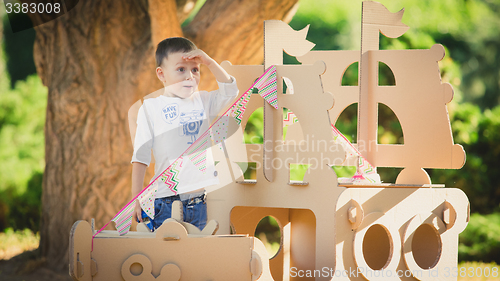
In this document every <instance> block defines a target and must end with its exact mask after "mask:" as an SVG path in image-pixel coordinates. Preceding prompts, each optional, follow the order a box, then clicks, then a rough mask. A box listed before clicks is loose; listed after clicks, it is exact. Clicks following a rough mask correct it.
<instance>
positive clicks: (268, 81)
mask: <svg viewBox="0 0 500 281" xmlns="http://www.w3.org/2000/svg"><path fill="white" fill-rule="evenodd" d="M277 86H278V83H277V76H276V66H275V65H273V66H271V67H269V68H268V69H267V71H266V72H265V73H264V75H262V76H261V77H260V78H259V79H258V80H257V81H256V82H255V83H254V85H253V88H257V89H259V95H260V96H261V97H262V98H264V100H265V101H267V103H269V104H270V105H271V106H272V107H274V109H278V87H277Z"/></svg>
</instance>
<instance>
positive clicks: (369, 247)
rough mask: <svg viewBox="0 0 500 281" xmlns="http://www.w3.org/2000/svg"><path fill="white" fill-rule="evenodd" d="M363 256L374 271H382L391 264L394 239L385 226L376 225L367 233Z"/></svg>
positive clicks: (364, 240)
mask: <svg viewBox="0 0 500 281" xmlns="http://www.w3.org/2000/svg"><path fill="white" fill-rule="evenodd" d="M363 256H364V257H365V261H366V264H367V265H368V266H369V267H370V268H371V269H372V270H381V269H383V268H384V267H385V266H386V265H387V264H388V263H389V261H390V260H391V256H392V239H391V236H390V234H389V232H388V231H387V229H386V228H385V227H384V226H382V225H380V224H374V225H372V226H371V227H370V228H369V229H368V231H366V234H365V236H364V239H363Z"/></svg>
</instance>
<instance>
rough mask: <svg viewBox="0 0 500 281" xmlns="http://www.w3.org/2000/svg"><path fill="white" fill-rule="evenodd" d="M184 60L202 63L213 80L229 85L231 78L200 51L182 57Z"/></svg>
mask: <svg viewBox="0 0 500 281" xmlns="http://www.w3.org/2000/svg"><path fill="white" fill-rule="evenodd" d="M183 58H184V59H185V60H194V61H196V62H197V63H202V64H204V65H206V66H207V67H208V69H210V71H211V72H212V74H213V75H214V76H215V79H217V81H219V82H221V83H231V82H232V79H231V76H229V74H228V73H227V72H226V70H224V68H222V67H221V66H220V65H219V64H218V63H217V62H216V61H215V60H214V59H212V58H211V57H210V56H209V55H207V54H206V53H205V52H203V51H202V50H200V49H196V50H193V51H191V52H189V53H187V54H186V55H184V56H183Z"/></svg>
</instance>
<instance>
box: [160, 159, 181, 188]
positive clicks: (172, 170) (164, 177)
mask: <svg viewBox="0 0 500 281" xmlns="http://www.w3.org/2000/svg"><path fill="white" fill-rule="evenodd" d="M181 168H182V156H181V157H179V158H177V159H176V160H175V161H174V163H172V164H171V165H170V166H169V167H168V168H167V169H166V170H165V171H163V173H161V175H160V179H161V181H162V182H164V183H165V184H166V185H167V187H168V189H170V191H171V192H172V195H177V192H178V191H177V186H178V185H179V173H180V172H181Z"/></svg>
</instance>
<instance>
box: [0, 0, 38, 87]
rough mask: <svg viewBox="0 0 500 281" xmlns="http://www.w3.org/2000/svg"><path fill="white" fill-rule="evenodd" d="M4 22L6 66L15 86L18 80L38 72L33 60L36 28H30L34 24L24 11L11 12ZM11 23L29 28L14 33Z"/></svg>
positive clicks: (12, 84)
mask: <svg viewBox="0 0 500 281" xmlns="http://www.w3.org/2000/svg"><path fill="white" fill-rule="evenodd" d="M2 9H3V8H2ZM0 20H2V16H1V15H0ZM3 23H4V29H3V37H4V49H5V56H6V58H5V59H6V61H5V62H6V68H7V71H8V72H9V74H10V79H11V81H10V87H11V88H14V87H15V84H16V82H17V81H23V80H25V79H26V78H27V77H28V76H30V75H33V74H36V68H35V63H34V61H33V44H34V42H35V30H34V29H33V28H29V27H31V26H33V24H32V23H31V20H30V18H29V17H28V15H27V14H24V13H11V14H10V16H9V18H8V17H7V16H4V17H3ZM11 24H12V25H14V26H17V27H21V26H23V27H26V28H28V29H26V30H24V31H21V32H17V33H13V32H12V30H11V28H10V25H11ZM0 31H1V30H0ZM0 34H2V32H0Z"/></svg>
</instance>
